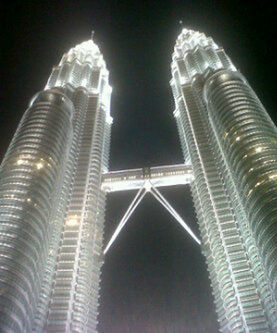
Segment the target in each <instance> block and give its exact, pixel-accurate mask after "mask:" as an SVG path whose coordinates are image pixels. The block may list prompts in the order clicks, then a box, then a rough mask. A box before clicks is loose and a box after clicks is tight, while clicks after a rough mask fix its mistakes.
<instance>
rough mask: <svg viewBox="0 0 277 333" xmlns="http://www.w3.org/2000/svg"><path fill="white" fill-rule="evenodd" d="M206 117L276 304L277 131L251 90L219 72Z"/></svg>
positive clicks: (209, 89)
mask: <svg viewBox="0 0 277 333" xmlns="http://www.w3.org/2000/svg"><path fill="white" fill-rule="evenodd" d="M206 98H207V101H208V105H209V111H210V116H211V119H212V122H213V124H214V127H215V131H216V133H217V138H218V141H219V143H220V145H221V147H222V150H223V153H224V155H225V158H226V160H227V163H228V165H229V167H230V169H231V172H232V173H233V176H234V182H235V184H236V188H237V191H238V194H239V196H240V199H241V202H242V204H243V206H244V208H245V211H246V214H247V216H248V223H249V227H250V230H251V232H252V234H253V236H254V238H255V241H256V244H257V247H258V250H259V253H260V256H261V259H262V261H263V264H264V267H265V271H266V274H267V276H268V278H269V280H270V283H271V287H272V291H273V295H275V299H277V129H276V127H275V126H274V124H273V123H272V121H271V120H270V119H269V117H268V115H267V113H266V111H265V110H264V108H263V106H262V105H261V103H260V102H259V100H258V98H257V97H256V95H255V94H254V93H253V91H252V90H251V88H250V87H249V85H248V84H247V83H246V82H244V81H243V79H241V78H240V77H239V76H238V75H236V74H235V73H232V72H231V73H230V72H226V71H225V72H219V73H217V74H215V75H214V76H213V77H212V78H210V79H209V81H208V82H207V85H206Z"/></svg>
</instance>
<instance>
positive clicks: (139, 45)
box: [0, 0, 276, 333]
mask: <svg viewBox="0 0 277 333" xmlns="http://www.w3.org/2000/svg"><path fill="white" fill-rule="evenodd" d="M2 6H3V8H2V12H3V14H4V15H3V16H4V22H3V23H2V29H1V30H2V31H1V34H2V57H1V64H2V66H1V68H2V70H3V71H2V88H1V94H2V96H1V101H2V103H1V113H0V127H1V128H0V130H1V145H0V156H1V158H2V157H3V154H4V152H5V151H6V149H7V146H8V144H9V142H10V140H11V138H12V135H13V133H14V131H15V128H16V126H17V124H18V122H19V120H20V118H21V116H22V114H23V112H24V110H25V109H26V107H27V105H28V101H29V100H30V98H31V97H32V96H33V95H34V94H35V93H36V92H37V91H39V90H40V89H42V88H43V86H44V85H45V83H46V81H47V78H48V76H49V74H50V71H51V68H52V66H53V65H55V64H57V63H58V61H59V59H60V58H61V56H62V54H63V53H64V52H66V51H68V49H69V48H71V47H72V46H74V45H76V44H78V43H80V42H82V41H83V40H86V39H88V38H89V37H90V32H91V30H92V29H93V30H95V40H96V42H97V43H98V45H99V46H100V48H101V50H102V52H103V54H104V57H105V60H106V62H107V66H108V69H109V70H110V80H111V84H112V86H113V95H112V108H111V113H112V116H113V117H114V125H113V132H112V144H111V163H110V165H111V170H118V169H126V168H135V167H143V166H155V165H163V164H173V163H181V162H182V154H181V149H180V145H179V139H178V137H177V131H176V126H175V123H174V118H173V116H172V111H173V109H174V104H173V99H172V96H171V91H170V87H169V80H170V61H171V54H172V50H173V46H174V43H175V39H176V38H177V35H178V33H179V32H180V27H179V25H178V21H179V20H182V21H183V22H184V25H185V26H186V27H189V28H192V29H196V30H200V31H203V32H205V33H206V34H207V35H210V36H212V37H213V38H214V40H215V41H216V42H217V43H218V44H220V45H223V46H224V48H225V50H226V51H227V53H228V54H229V56H230V57H231V59H232V60H233V62H234V64H235V65H236V66H237V67H238V68H239V69H240V70H241V72H242V73H243V74H244V75H245V76H246V78H247V79H248V81H249V82H250V84H251V85H252V87H253V88H254V89H255V91H256V93H257V94H258V96H259V97H260V98H261V100H262V102H263V103H264V105H265V107H266V108H267V110H268V112H269V113H270V115H271V116H272V117H274V119H275V121H276V113H275V115H274V112H273V111H274V110H276V98H274V97H275V96H274V90H275V89H274V88H275V87H274V85H275V82H274V75H276V59H275V53H274V51H275V50H274V49H273V44H274V43H276V42H275V37H274V35H276V28H275V26H276V17H275V12H274V11H273V8H272V6H271V5H270V4H269V3H268V2H266V1H260V2H259V4H254V1H252V2H246V1H234V0H233V1H222V0H221V1H197V0H193V1H187V0H183V1H160V2H158V1H133V2H132V1H126V2H125V1H101V0H99V1H97V2H96V1H83V0H79V1H49V2H48V1H11V2H8V1H6V4H4V5H3V4H2ZM162 192H163V193H164V194H165V196H166V197H167V198H168V199H169V201H170V202H171V203H172V204H173V206H174V207H175V208H176V209H177V211H178V212H179V213H180V214H181V215H182V216H184V217H185V219H186V221H187V222H188V223H189V224H190V225H191V226H192V228H193V229H194V230H195V231H196V232H197V233H198V228H197V223H196V219H195V216H194V213H193V206H192V202H191V198H190V192H189V188H188V187H187V186H184V187H178V188H170V189H167V190H165V189H163V190H162ZM133 196H134V193H131V192H130V193H120V194H112V195H109V198H108V202H107V220H106V228H105V229H106V235H105V243H106V242H107V241H108V237H109V236H110V235H111V233H112V231H113V230H114V228H115V226H116V225H117V223H118V222H119V219H120V217H121V216H122V215H123V214H124V212H125V209H126V208H127V207H128V205H129V203H130V201H131V200H132V197H133ZM99 321H100V324H99V332H100V333H106V332H112V333H125V332H132V333H137V332H138V333H140V332H143V333H144V332H147V333H148V332H149V333H152V332H157V333H164V332H165V333H171V332H176V333H179V332H180V333H182V332H196V333H198V332H200V333H202V332H217V331H218V327H217V322H216V317H215V314H214V306H213V303H212V297H211V290H210V287H209V281H208V275H207V273H206V267H205V263H204V260H203V258H202V255H201V252H200V249H199V247H198V246H197V245H196V244H195V243H193V241H192V240H191V239H190V238H189V237H188V236H187V235H186V234H185V232H184V231H183V230H182V229H181V227H179V226H178V225H177V223H176V221H174V220H173V219H172V218H171V217H170V216H169V215H168V213H167V212H166V211H165V210H164V208H163V207H161V206H160V205H159V204H158V203H157V202H155V201H154V199H153V198H151V197H150V196H149V197H146V198H145V199H144V201H143V203H142V204H141V206H139V207H138V209H137V211H136V212H135V214H134V215H133V217H132V218H131V220H130V221H129V223H128V225H127V226H126V227H125V229H124V230H123V232H122V234H121V235H120V236H119V238H118V240H117V241H116V243H115V244H114V246H113V248H112V249H111V251H110V252H109V253H108V255H107V257H106V259H105V265H104V267H103V273H102V283H101V297H100V315H99Z"/></svg>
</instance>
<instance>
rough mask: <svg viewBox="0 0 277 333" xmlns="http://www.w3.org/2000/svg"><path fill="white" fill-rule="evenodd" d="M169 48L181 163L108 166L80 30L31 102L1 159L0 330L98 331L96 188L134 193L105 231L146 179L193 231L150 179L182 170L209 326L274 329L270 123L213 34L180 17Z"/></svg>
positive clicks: (104, 107) (274, 167) (100, 201)
mask: <svg viewBox="0 0 277 333" xmlns="http://www.w3.org/2000/svg"><path fill="white" fill-rule="evenodd" d="M172 59H173V60H172V80H171V86H172V90H173V95H174V99H175V104H176V109H175V111H174V116H175V118H176V121H177V127H178V131H179V136H180V140H181V145H182V149H183V154H184V164H183V165H174V166H162V167H155V168H143V169H135V170H124V171H122V170H121V171H117V172H110V173H107V171H108V157H109V145H110V130H111V124H112V118H111V116H110V97H111V87H110V85H109V81H108V71H107V69H106V65H105V62H104V60H103V56H102V54H101V53H100V51H99V48H98V47H97V46H96V45H95V43H94V42H93V41H92V40H89V41H87V42H84V43H81V44H79V45H77V46H76V47H74V48H72V49H71V50H70V51H69V52H68V53H66V54H65V55H64V56H63V58H62V60H61V62H60V63H59V65H58V66H56V67H54V68H53V71H52V73H51V76H50V78H49V80H48V83H47V85H46V87H45V89H44V90H43V91H41V92H39V93H38V94H37V95H35V96H34V98H33V99H32V101H31V102H30V106H29V108H28V109H27V111H26V112H25V114H24V116H23V118H22V120H21V122H20V124H19V126H18V129H17V131H16V133H15V135H14V137H13V139H12V142H11V144H10V146H9V148H8V151H7V153H6V155H5V157H4V160H3V162H2V164H1V168H0V219H1V224H0V230H1V232H0V267H1V269H0V290H1V293H0V331H1V332H2V331H3V332H32V331H33V332H96V329H97V308H98V298H99V282H100V269H101V265H102V264H103V247H102V245H103V244H102V242H103V226H104V212H105V195H106V192H107V191H122V190H128V189H138V190H139V191H138V194H137V196H136V197H135V200H136V199H137V198H138V197H139V196H140V198H139V201H135V200H134V201H133V203H132V204H131V206H130V207H129V208H128V210H127V212H126V214H125V216H124V217H123V220H122V221H121V222H120V224H119V227H118V229H117V230H116V232H115V236H113V238H112V240H111V241H112V242H113V241H114V240H115V238H116V237H117V235H118V233H119V232H120V230H121V229H122V227H123V226H124V224H125V223H126V222H127V219H128V218H129V217H130V215H131V214H132V212H133V211H134V209H135V207H136V206H137V205H138V203H139V202H140V200H141V199H142V198H143V197H144V195H145V194H146V192H151V193H152V194H153V196H154V197H155V198H156V199H157V200H158V201H159V202H160V203H161V204H162V205H164V206H165V207H166V208H167V209H168V211H169V212H170V213H171V214H172V215H173V216H174V217H175V218H176V220H177V221H178V222H179V223H180V224H181V225H182V226H183V227H184V228H185V229H186V230H187V231H188V232H189V233H190V234H191V236H192V237H193V238H194V240H196V241H197V242H198V243H200V241H199V240H198V238H197V237H196V236H195V235H194V234H193V233H192V232H191V230H190V229H189V228H188V227H187V225H186V224H185V222H184V221H183V220H182V218H181V217H180V216H179V215H178V213H177V212H176V211H175V210H174V209H173V208H172V207H171V206H170V204H169V203H168V202H167V201H166V199H165V198H164V197H163V196H162V194H161V193H160V192H159V191H158V190H157V188H156V187H158V186H171V185H174V184H186V183H190V185H191V190H192V196H193V200H194V204H195V209H196V213H197V216H198V223H199V229H200V233H201V246H202V252H203V254H204V256H205V258H206V263H207V267H208V271H209V274H210V280H211V285H212V290H213V295H214V300H215V305H216V311H217V315H218V320H219V325H220V330H221V331H222V332H277V313H276V309H277V295H276V294H277V289H276V288H277V287H276V285H277V261H276V258H277V238H276V237H277V132H276V128H275V126H274V124H273V122H272V121H271V119H270V118H269V116H268V115H267V113H266V111H265V110H264V108H263V106H262V104H261V103H260V101H259V100H258V98H257V96H256V95H255V93H254V92H253V90H252V89H251V87H250V86H249V84H248V83H247V81H246V79H245V78H244V77H243V76H242V74H241V73H239V72H238V71H237V70H236V68H235V67H234V65H233V64H232V62H231V61H230V59H229V58H228V56H227V55H226V54H225V52H224V50H223V49H222V48H221V47H218V46H217V45H216V44H215V43H214V41H213V40H212V39H211V38H207V37H206V36H205V35H204V34H202V33H199V32H195V31H192V30H187V29H183V31H182V33H181V34H180V36H179V37H178V39H177V43H176V46H175V49H174V53H173V58H172ZM103 175H104V176H103ZM110 244H111V243H109V244H108V247H109V246H110ZM106 250H107V248H106Z"/></svg>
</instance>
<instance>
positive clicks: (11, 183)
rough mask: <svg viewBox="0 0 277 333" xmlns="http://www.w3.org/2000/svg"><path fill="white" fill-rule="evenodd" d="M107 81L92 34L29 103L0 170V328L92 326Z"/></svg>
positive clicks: (100, 230)
mask: <svg viewBox="0 0 277 333" xmlns="http://www.w3.org/2000/svg"><path fill="white" fill-rule="evenodd" d="M110 96H111V87H110V85H109V82H108V71H107V69H106V65H105V62H104V60H103V56H102V54H101V53H100V51H99V49H98V47H97V46H96V45H95V43H94V42H93V41H92V40H89V41H87V42H84V43H82V44H80V45H77V46H76V47H75V48H72V49H71V50H70V51H69V52H68V53H66V54H65V55H64V56H63V58H62V60H61V62H60V64H59V65H58V66H57V67H54V68H53V71H52V74H51V76H50V78H49V80H48V83H47V85H46V87H45V89H44V90H43V91H42V92H40V93H38V94H37V95H36V96H35V97H34V98H33V100H32V101H31V103H30V107H29V108H28V110H27V111H26V112H25V114H24V116H23V119H22V120H21V123H20V125H19V127H18V129H17V131H16V133H15V136H14V138H13V140H12V142H11V144H10V146H9V149H8V152H7V154H6V156H5V157H4V160H3V163H2V165H1V171H0V194H1V199H0V216H1V217H0V219H1V224H0V230H1V232H0V253H1V256H0V266H1V270H0V284H1V287H0V290H1V295H0V331H1V332H8V331H9V332H31V331H35V332H44V331H49V332H50V331H52V332H69V331H74V332H84V331H86V332H94V331H95V330H96V325H97V306H98V297H99V280H100V268H101V265H102V263H103V255H102V239H103V223H104V212H105V193H104V192H103V191H102V190H101V175H102V173H103V172H104V171H107V166H108V155H109V140H110V129H111V124H112V118H111V117H110Z"/></svg>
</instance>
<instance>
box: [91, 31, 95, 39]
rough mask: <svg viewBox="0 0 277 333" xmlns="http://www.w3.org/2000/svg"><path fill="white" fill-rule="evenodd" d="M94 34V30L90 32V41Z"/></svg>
mask: <svg viewBox="0 0 277 333" xmlns="http://www.w3.org/2000/svg"><path fill="white" fill-rule="evenodd" d="M94 33H95V31H94V30H92V31H91V35H90V39H91V40H93V37H94Z"/></svg>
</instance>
